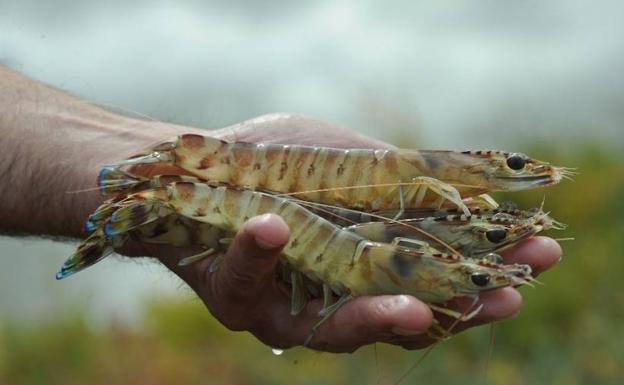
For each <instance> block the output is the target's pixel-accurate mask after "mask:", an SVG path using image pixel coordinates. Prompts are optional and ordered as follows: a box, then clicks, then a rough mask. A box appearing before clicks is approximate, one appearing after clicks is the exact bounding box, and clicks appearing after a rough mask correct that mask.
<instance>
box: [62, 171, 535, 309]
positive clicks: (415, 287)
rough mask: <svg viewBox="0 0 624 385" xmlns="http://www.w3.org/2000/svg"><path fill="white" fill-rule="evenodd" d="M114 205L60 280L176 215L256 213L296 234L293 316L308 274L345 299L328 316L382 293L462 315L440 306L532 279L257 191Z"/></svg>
mask: <svg viewBox="0 0 624 385" xmlns="http://www.w3.org/2000/svg"><path fill="white" fill-rule="evenodd" d="M114 206H115V208H114V210H113V212H112V214H110V216H109V217H108V219H107V220H106V221H104V222H102V223H101V224H100V227H99V228H98V229H97V230H96V231H95V232H93V233H92V234H91V236H90V237H89V238H87V240H86V241H85V242H84V243H83V245H81V246H79V248H78V252H77V253H76V254H75V255H74V256H72V257H71V258H70V259H69V260H68V261H67V262H66V263H65V264H64V265H63V267H62V268H61V271H60V272H59V274H58V276H57V278H59V279H61V278H64V277H66V276H68V275H70V274H73V273H75V272H76V271H78V270H81V269H82V268H84V267H86V266H87V265H88V264H91V262H93V261H97V260H100V259H101V258H103V257H102V256H101V255H100V256H95V253H88V252H87V253H84V252H83V251H91V250H93V246H92V245H94V244H95V245H100V246H101V245H103V244H109V245H110V244H114V243H116V244H117V245H118V244H119V241H120V239H123V237H127V236H128V234H129V232H131V231H132V230H136V229H138V228H141V227H142V226H146V225H148V224H150V223H153V222H157V221H159V220H162V219H163V218H167V217H169V216H171V215H173V214H175V215H179V216H182V217H185V218H189V219H193V220H194V221H198V222H201V223H206V224H209V225H211V226H215V227H217V228H219V229H221V230H224V231H226V232H230V233H234V232H236V231H238V230H239V229H240V228H241V226H242V224H243V223H244V222H245V221H246V220H248V219H249V218H250V217H252V216H256V215H260V214H265V213H275V214H278V215H280V216H281V217H282V218H284V220H285V221H286V223H287V224H288V225H289V227H290V229H291V237H290V240H289V242H288V244H287V245H286V246H285V247H284V249H283V253H282V261H283V263H285V264H286V265H287V266H288V267H289V268H290V269H291V270H292V276H291V278H292V279H291V282H292V295H291V296H292V298H293V299H294V300H293V305H292V307H293V308H292V313H293V314H297V313H298V312H300V311H301V309H303V307H304V306H305V304H306V301H307V298H306V295H305V294H304V291H303V289H304V288H303V287H301V284H300V283H301V281H302V277H303V276H305V278H306V279H309V280H310V281H312V282H314V283H315V284H318V285H322V287H323V289H324V292H328V293H335V294H336V295H338V296H339V297H340V299H339V300H338V301H337V302H335V303H331V302H330V301H331V300H330V299H329V298H330V297H331V296H327V298H326V299H327V301H326V304H325V307H324V309H323V310H322V312H321V314H322V315H323V316H324V318H323V319H325V318H326V317H328V316H330V315H331V314H332V313H333V312H334V311H336V310H337V308H339V307H340V306H342V304H344V303H345V302H346V301H348V300H349V299H351V298H353V297H357V296H363V295H379V294H411V295H414V296H416V297H418V298H420V299H421V300H423V301H425V302H428V303H429V304H430V305H431V306H432V308H435V309H436V310H440V311H445V312H446V313H445V314H451V315H454V316H458V317H461V316H462V315H461V314H457V313H455V312H453V311H452V310H450V309H445V308H443V307H440V306H438V305H435V304H436V303H444V302H446V301H448V300H450V299H453V298H456V297H461V296H471V297H477V296H478V295H479V293H481V292H483V291H486V290H492V289H496V288H500V287H505V286H517V285H521V284H524V283H527V282H529V281H531V280H532V277H531V268H530V267H529V266H528V265H518V264H514V265H503V264H501V263H498V261H496V260H492V259H487V258H485V259H481V260H478V259H468V258H464V257H462V256H459V255H455V254H445V253H439V252H432V250H435V249H432V248H420V247H405V246H401V245H392V244H388V243H384V242H373V241H371V240H369V239H366V238H364V237H362V236H360V235H358V234H356V233H354V232H351V231H347V230H344V229H342V228H340V227H338V226H336V225H334V224H333V223H331V222H329V221H327V220H326V219H324V218H321V217H319V216H317V215H315V214H313V213H311V212H310V211H308V210H306V209H305V208H303V207H302V206H300V205H298V204H297V203H295V202H293V201H292V200H289V199H287V198H284V197H278V196H274V195H269V194H266V193H262V192H257V191H251V190H239V189H233V188H228V187H226V186H219V187H213V186H209V185H206V184H202V183H192V182H173V183H169V184H167V185H166V186H164V187H158V188H151V189H146V190H142V191H139V192H136V193H132V194H130V195H128V196H127V197H125V198H124V199H122V200H121V201H119V202H115V203H114ZM416 246H417V245H416ZM80 254H83V255H82V256H81V255H80ZM94 256H95V257H94ZM85 261H86V262H85ZM302 293H303V294H302Z"/></svg>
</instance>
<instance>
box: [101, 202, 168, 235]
mask: <svg viewBox="0 0 624 385" xmlns="http://www.w3.org/2000/svg"><path fill="white" fill-rule="evenodd" d="M160 211H161V210H159V208H158V207H157V205H156V204H155V203H153V202H149V201H139V202H132V203H130V204H128V205H125V206H123V207H120V208H118V209H117V210H116V211H115V212H114V213H113V214H112V215H111V216H110V219H109V220H108V222H106V224H105V225H104V234H105V235H106V236H108V237H112V236H115V235H119V234H123V233H127V232H128V231H130V230H132V229H135V228H137V227H139V226H141V225H145V224H148V223H151V222H154V221H155V220H157V219H159V218H161V217H163V216H164V215H163V214H162V213H161V212H160Z"/></svg>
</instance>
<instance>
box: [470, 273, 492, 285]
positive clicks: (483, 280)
mask: <svg viewBox="0 0 624 385" xmlns="http://www.w3.org/2000/svg"><path fill="white" fill-rule="evenodd" d="M470 279H471V280H472V283H474V284H475V285H477V286H485V285H487V284H488V283H490V275H489V274H488V273H472V275H471V276H470Z"/></svg>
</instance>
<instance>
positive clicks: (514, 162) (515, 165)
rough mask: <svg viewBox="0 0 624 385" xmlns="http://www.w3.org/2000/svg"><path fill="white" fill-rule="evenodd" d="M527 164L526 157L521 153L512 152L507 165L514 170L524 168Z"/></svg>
mask: <svg viewBox="0 0 624 385" xmlns="http://www.w3.org/2000/svg"><path fill="white" fill-rule="evenodd" d="M525 164H526V159H525V158H524V157H523V156H522V155H520V154H511V155H509V158H507V166H508V167H509V168H510V169H512V170H522V169H523V168H524V165H525Z"/></svg>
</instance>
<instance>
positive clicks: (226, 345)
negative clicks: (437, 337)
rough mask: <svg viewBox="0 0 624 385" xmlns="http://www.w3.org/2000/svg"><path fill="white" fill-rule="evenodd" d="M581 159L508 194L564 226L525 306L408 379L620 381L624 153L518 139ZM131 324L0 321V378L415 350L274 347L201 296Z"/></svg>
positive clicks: (123, 378)
mask: <svg viewBox="0 0 624 385" xmlns="http://www.w3.org/2000/svg"><path fill="white" fill-rule="evenodd" d="M526 148H527V149H530V150H528V151H526V152H527V153H530V154H531V155H532V156H534V157H536V158H540V159H548V160H549V161H551V162H552V163H554V164H560V165H566V166H570V167H578V169H579V172H580V174H579V175H578V176H577V177H576V178H575V179H576V181H575V182H569V181H564V182H563V183H561V184H560V185H558V186H556V187H554V188H551V189H548V190H542V191H535V192H528V193H521V194H513V196H511V195H510V196H507V197H504V196H503V197H501V196H499V197H498V198H500V200H505V199H506V198H509V199H511V198H513V200H514V201H516V202H518V203H519V204H520V205H521V206H535V205H538V204H539V203H540V202H541V201H542V198H543V197H544V195H545V196H546V208H547V210H550V211H551V214H552V215H553V216H554V217H555V218H557V219H558V220H560V221H562V222H565V223H567V224H568V225H569V228H568V229H567V230H565V231H559V232H555V233H551V234H550V235H551V236H553V237H574V238H576V240H574V241H571V242H564V243H562V246H563V248H564V259H563V261H562V262H561V263H560V264H559V265H558V266H557V267H556V268H555V269H553V270H552V271H549V272H547V273H545V274H543V275H542V276H540V281H541V282H543V283H544V285H543V286H540V285H538V286H537V287H536V288H535V289H531V288H528V287H527V288H522V289H521V290H522V292H523V294H524V298H525V306H524V309H523V312H522V313H521V314H520V315H519V316H518V317H516V318H515V319H513V320H510V321H507V322H502V323H499V324H497V325H496V326H495V336H496V338H495V343H494V347H493V353H492V355H491V357H490V360H489V365H488V367H487V369H486V368H485V365H486V361H487V355H488V340H489V328H487V327H482V328H479V329H476V330H472V331H469V332H466V333H463V334H461V335H459V336H457V337H455V338H453V339H452V340H450V341H448V342H445V343H443V344H440V345H439V346H437V347H436V348H435V349H434V350H433V351H432V353H431V354H430V355H429V356H428V357H427V358H426V359H425V360H424V362H423V363H422V364H421V365H419V366H418V367H417V368H416V369H415V370H414V371H413V372H412V373H411V374H410V375H409V377H408V378H407V379H406V380H405V381H404V383H405V384H413V383H419V384H480V383H482V382H483V377H484V375H487V383H488V384H511V385H514V384H551V385H557V384H566V385H574V384H620V383H623V382H622V381H624V367H623V366H622V364H623V363H624V331H623V329H621V328H620V327H619V326H621V325H622V324H623V321H624V290H622V289H623V288H624V285H622V281H623V279H622V275H623V274H624V256H623V252H622V250H624V221H623V220H622V215H623V214H624V200H623V197H624V162H623V159H622V156H621V155H619V154H617V153H616V152H615V151H611V150H610V149H608V148H605V147H604V146H601V145H592V144H587V143H585V144H583V145H574V146H572V145H569V146H559V147H556V148H555V150H553V149H552V146H549V145H548V144H544V145H543V146H541V147H539V146H538V147H537V148H536V147H535V146H534V145H533V146H526ZM146 308H147V311H146V317H145V320H144V323H143V325H142V326H141V327H140V328H138V329H128V328H125V327H121V326H118V325H115V324H113V325H111V326H110V327H108V328H106V329H104V330H101V329H99V330H96V329H94V328H92V327H90V325H88V324H87V323H86V321H85V320H84V319H83V317H82V315H81V313H80V312H79V311H77V312H76V314H73V315H69V316H66V315H59V317H58V318H57V319H55V320H52V321H47V322H45V323H41V324H38V325H33V324H28V325H21V324H15V323H13V324H4V325H1V324H0V384H7V385H18V384H45V385H56V384H87V383H89V384H93V385H97V384H132V385H135V384H154V385H156V384H342V383H344V384H347V383H361V384H377V383H380V384H393V383H394V382H395V380H396V379H397V378H398V377H399V376H400V375H401V374H403V373H404V372H405V371H406V370H407V369H408V368H409V366H411V365H412V364H413V363H414V362H415V361H416V360H417V359H418V358H419V357H420V355H421V354H422V352H407V351H404V350H401V349H398V348H393V347H390V346H383V345H377V346H376V347H373V346H369V347H365V348H362V349H360V350H359V351H358V352H356V353H355V354H352V355H348V354H340V355H335V354H327V353H315V352H311V351H307V350H305V349H293V350H291V351H287V352H285V353H284V354H282V355H281V356H276V355H273V354H272V353H271V350H270V349H269V348H268V347H266V346H263V345H262V344H260V343H259V342H257V341H256V340H254V338H253V337H251V336H250V335H248V334H247V333H232V332H229V331H227V330H225V329H224V328H223V327H222V326H220V325H219V324H218V322H216V321H215V320H214V319H212V318H211V316H210V315H209V313H208V312H207V311H206V310H205V308H204V307H203V305H202V304H201V303H200V302H199V301H198V300H197V301H190V302H189V301H186V302H179V303H164V302H152V303H148V304H146Z"/></svg>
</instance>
